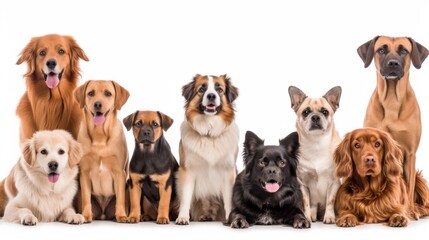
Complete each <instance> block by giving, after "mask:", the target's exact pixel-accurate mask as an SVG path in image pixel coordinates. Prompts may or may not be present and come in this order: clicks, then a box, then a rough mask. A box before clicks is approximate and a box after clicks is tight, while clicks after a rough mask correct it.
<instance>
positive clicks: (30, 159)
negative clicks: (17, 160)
mask: <svg viewBox="0 0 429 240" xmlns="http://www.w3.org/2000/svg"><path fill="white" fill-rule="evenodd" d="M34 141H35V140H34V138H31V139H27V140H25V141H24V142H23V143H22V144H21V152H22V157H23V158H24V160H25V162H26V163H27V164H28V166H30V167H31V166H33V164H34V162H35V161H36V149H35V148H34Z"/></svg>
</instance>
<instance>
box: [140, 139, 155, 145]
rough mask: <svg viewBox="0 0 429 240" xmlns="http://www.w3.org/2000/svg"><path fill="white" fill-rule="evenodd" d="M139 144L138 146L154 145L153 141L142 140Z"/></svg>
mask: <svg viewBox="0 0 429 240" xmlns="http://www.w3.org/2000/svg"><path fill="white" fill-rule="evenodd" d="M139 142H140V144H143V145H152V144H154V143H155V142H154V141H152V140H150V139H142V140H140V141H139Z"/></svg>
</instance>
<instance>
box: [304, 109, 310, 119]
mask: <svg viewBox="0 0 429 240" xmlns="http://www.w3.org/2000/svg"><path fill="white" fill-rule="evenodd" d="M310 113H311V110H310V108H306V109H305V110H304V111H303V112H302V116H303V117H307V116H308V114H310Z"/></svg>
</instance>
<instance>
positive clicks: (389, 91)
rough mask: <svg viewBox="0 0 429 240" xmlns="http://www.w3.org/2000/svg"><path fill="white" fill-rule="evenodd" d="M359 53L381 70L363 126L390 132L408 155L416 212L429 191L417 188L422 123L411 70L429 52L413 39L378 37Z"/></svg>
mask: <svg viewBox="0 0 429 240" xmlns="http://www.w3.org/2000/svg"><path fill="white" fill-rule="evenodd" d="M357 52H358V54H359V56H360V57H361V58H362V61H363V62H364V63H365V67H368V66H369V65H370V64H371V62H372V60H373V59H374V63H375V68H376V70H377V87H376V88H375V90H374V92H373V94H372V96H371V99H370V100H369V104H368V107H367V110H366V115H365V120H364V124H363V125H364V127H374V128H378V129H381V130H384V131H387V132H388V133H390V134H391V135H392V137H393V139H395V140H396V141H398V143H399V145H400V146H401V148H402V151H403V155H404V176H405V181H406V183H407V186H408V194H409V199H410V202H411V207H412V209H414V203H415V202H420V203H422V204H423V202H429V189H428V188H427V186H426V184H424V185H423V186H425V187H424V188H423V189H420V190H419V189H418V188H416V181H419V180H418V179H416V176H417V175H416V173H417V171H416V152H417V148H418V147H419V143H420V137H421V133H422V123H421V116H420V108H419V104H418V102H417V98H416V95H415V94H414V91H413V89H412V87H411V84H410V80H409V75H410V72H409V70H410V66H411V63H412V64H413V65H414V67H415V68H417V69H420V67H421V65H422V63H423V61H424V60H425V59H426V57H427V56H428V55H429V51H428V50H427V49H426V48H425V47H424V46H422V45H421V44H419V43H418V42H416V41H414V40H413V39H412V38H407V37H386V36H376V37H374V38H373V39H372V40H369V41H368V42H366V43H364V44H362V45H361V46H360V47H359V48H358V49H357ZM421 180H423V179H421ZM415 190H416V191H415ZM421 200H423V202H422V201H421ZM423 205H424V204H423ZM415 212H416V213H415V214H413V215H414V216H413V217H414V218H416V219H418V218H419V216H421V215H420V214H419V213H418V212H419V210H418V209H415Z"/></svg>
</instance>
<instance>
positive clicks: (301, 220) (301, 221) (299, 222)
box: [292, 216, 311, 228]
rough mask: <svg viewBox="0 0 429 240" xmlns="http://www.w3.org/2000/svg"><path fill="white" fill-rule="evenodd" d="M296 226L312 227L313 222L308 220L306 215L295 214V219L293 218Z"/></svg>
mask: <svg viewBox="0 0 429 240" xmlns="http://www.w3.org/2000/svg"><path fill="white" fill-rule="evenodd" d="M292 227H294V228H310V227H311V222H310V221H308V219H307V218H306V217H305V216H295V219H294V220H293V225H292Z"/></svg>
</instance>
